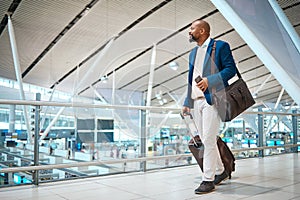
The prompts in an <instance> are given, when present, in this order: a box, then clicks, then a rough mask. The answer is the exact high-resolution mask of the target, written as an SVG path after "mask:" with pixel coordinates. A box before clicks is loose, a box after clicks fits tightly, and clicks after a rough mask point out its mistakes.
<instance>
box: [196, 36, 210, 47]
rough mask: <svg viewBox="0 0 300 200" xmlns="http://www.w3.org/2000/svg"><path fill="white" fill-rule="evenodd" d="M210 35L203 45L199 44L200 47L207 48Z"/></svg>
mask: <svg viewBox="0 0 300 200" xmlns="http://www.w3.org/2000/svg"><path fill="white" fill-rule="evenodd" d="M210 40H211V39H210V37H208V38H207V39H206V40H205V42H204V43H203V44H202V45H201V46H199V45H198V46H199V47H200V48H202V49H204V48H207V46H208V45H209V43H210Z"/></svg>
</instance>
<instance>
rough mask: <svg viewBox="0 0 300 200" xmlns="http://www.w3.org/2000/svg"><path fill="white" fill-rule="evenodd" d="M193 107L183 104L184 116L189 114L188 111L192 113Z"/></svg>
mask: <svg viewBox="0 0 300 200" xmlns="http://www.w3.org/2000/svg"><path fill="white" fill-rule="evenodd" d="M190 111H191V109H190V108H189V107H186V106H183V108H182V114H183V116H187V115H188V114H187V113H190Z"/></svg>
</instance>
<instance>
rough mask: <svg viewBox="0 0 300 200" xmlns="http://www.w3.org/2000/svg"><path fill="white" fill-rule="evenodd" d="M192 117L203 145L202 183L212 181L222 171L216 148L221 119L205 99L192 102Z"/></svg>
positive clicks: (222, 167)
mask: <svg viewBox="0 0 300 200" xmlns="http://www.w3.org/2000/svg"><path fill="white" fill-rule="evenodd" d="M193 116H194V120H195V123H196V126H197V128H198V131H199V133H198V134H199V136H200V139H201V140H202V143H203V145H204V155H203V175H202V181H213V180H214V179H215V174H217V175H220V174H221V173H222V172H223V171H224V165H223V163H222V160H221V158H220V153H219V150H218V146H217V135H218V133H219V127H220V123H221V119H220V117H219V115H218V111H217V109H216V107H215V106H214V105H213V106H211V105H209V104H208V103H207V102H206V100H205V98H203V99H200V100H195V101H194V110H193Z"/></svg>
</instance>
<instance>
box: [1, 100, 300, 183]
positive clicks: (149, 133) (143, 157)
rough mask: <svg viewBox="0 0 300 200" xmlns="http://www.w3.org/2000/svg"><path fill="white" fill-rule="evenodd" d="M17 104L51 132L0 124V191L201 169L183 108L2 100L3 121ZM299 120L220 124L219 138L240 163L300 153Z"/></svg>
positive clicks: (292, 116)
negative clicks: (193, 167)
mask: <svg viewBox="0 0 300 200" xmlns="http://www.w3.org/2000/svg"><path fill="white" fill-rule="evenodd" d="M12 104H13V105H15V109H18V108H19V107H21V106H23V105H27V106H30V107H31V108H39V109H40V112H39V114H38V115H39V117H38V120H39V121H36V120H33V123H31V125H32V124H34V125H35V124H36V123H41V121H43V119H42V118H43V117H45V118H46V119H47V120H44V121H47V123H46V124H47V126H43V128H42V129H41V130H40V131H38V132H37V133H38V135H39V138H38V139H37V140H36V139H35V137H34V135H35V133H36V130H33V132H31V133H30V134H28V131H27V130H26V126H25V122H24V121H23V125H22V126H19V127H14V128H15V131H14V132H10V131H9V128H8V126H6V125H5V123H7V122H0V123H2V124H3V125H2V126H1V136H0V187H6V186H12V185H22V184H36V185H37V184H41V183H43V182H49V181H59V180H66V179H74V178H82V177H94V176H103V175H111V174H116V173H117V174H118V173H124V172H126V173H128V172H136V171H147V170H152V169H161V168H167V167H178V166H186V165H192V164H196V161H195V159H194V158H193V157H192V155H191V153H190V151H189V148H188V142H189V140H190V139H191V137H190V136H189V132H192V133H193V134H195V131H194V130H193V128H192V127H190V126H189V125H190V123H191V122H190V121H188V123H187V124H188V127H187V126H186V123H185V122H184V121H183V119H182V118H181V117H180V115H179V112H180V108H168V107H146V106H134V105H114V106H113V105H104V104H85V103H57V102H45V101H18V100H10V101H8V100H7V101H6V100H0V105H2V109H5V106H6V109H7V110H8V112H6V113H9V109H11V108H12V106H10V105H12ZM49 106H51V109H48V111H47V113H46V112H45V111H46V109H45V108H46V107H49ZM61 108H64V109H63V111H61ZM49 110H50V111H49ZM57 113H59V114H60V115H58V114H57ZM32 114H33V113H32ZM35 114H36V113H35ZM298 118H299V114H297V113H296V112H294V113H292V112H277V113H272V112H268V111H265V112H262V111H251V112H245V113H244V114H242V115H241V116H239V117H238V118H236V119H235V120H233V121H232V122H227V123H223V124H222V125H221V127H220V134H219V135H220V136H221V137H222V139H223V140H224V141H225V142H226V143H227V145H228V146H229V147H230V149H231V150H232V152H233V154H234V155H235V157H236V158H237V159H242V158H249V157H259V156H271V155H275V154H281V153H292V152H297V151H299V150H300V149H299V146H297V144H298V143H299V136H298V135H299V134H297V133H299V119H298ZM4 119H5V117H4ZM33 119H36V118H35V117H33ZM55 119H56V122H54V120H55ZM66 119H67V121H68V123H65V124H67V125H68V126H65V127H64V126H61V125H62V121H63V120H66ZM59 121H60V122H59ZM70 121H72V122H73V123H69V122H70ZM31 122H32V121H31ZM58 122H59V123H58ZM57 123H58V124H57ZM51 124H52V126H51V127H49V126H50V125H51ZM73 125H74V126H73ZM35 127H36V126H35ZM19 128H22V129H21V130H20V129H19ZM31 131H32V130H31ZM294 132H296V134H294ZM31 134H32V135H33V137H32V138H31V140H30V139H29V137H30V135H31ZM42 138H43V139H42ZM35 142H37V145H35V144H36V143H35Z"/></svg>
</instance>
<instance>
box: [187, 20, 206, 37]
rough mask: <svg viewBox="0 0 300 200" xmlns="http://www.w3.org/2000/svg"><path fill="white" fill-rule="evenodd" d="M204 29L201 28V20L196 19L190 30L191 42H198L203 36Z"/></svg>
mask: <svg viewBox="0 0 300 200" xmlns="http://www.w3.org/2000/svg"><path fill="white" fill-rule="evenodd" d="M203 31H204V30H203V28H201V26H200V22H199V21H195V22H194V23H192V25H191V27H190V31H189V35H190V39H189V40H190V42H198V41H199V39H200V38H201V36H202V33H203Z"/></svg>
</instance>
